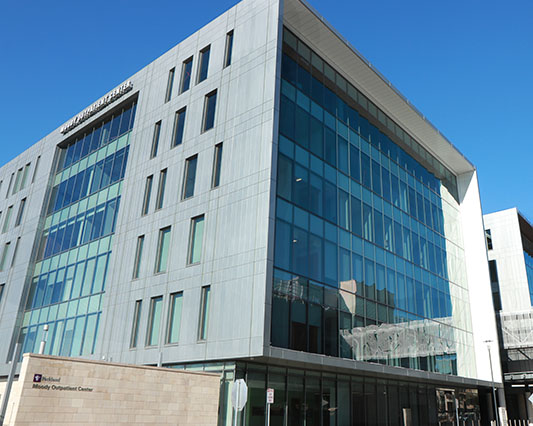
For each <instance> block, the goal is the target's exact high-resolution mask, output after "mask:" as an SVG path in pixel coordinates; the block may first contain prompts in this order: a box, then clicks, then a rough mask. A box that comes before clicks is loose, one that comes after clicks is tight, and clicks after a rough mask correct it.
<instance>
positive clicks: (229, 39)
mask: <svg viewBox="0 0 533 426" xmlns="http://www.w3.org/2000/svg"><path fill="white" fill-rule="evenodd" d="M232 52H233V30H231V31H230V32H229V33H227V34H226V51H225V53H224V68H225V67H229V66H230V65H231V53H232Z"/></svg>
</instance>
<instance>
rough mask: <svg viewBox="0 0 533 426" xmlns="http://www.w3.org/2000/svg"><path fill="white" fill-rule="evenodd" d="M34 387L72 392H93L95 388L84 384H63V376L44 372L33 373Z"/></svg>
mask: <svg viewBox="0 0 533 426" xmlns="http://www.w3.org/2000/svg"><path fill="white" fill-rule="evenodd" d="M31 388H32V389H41V390H46V391H50V390H52V391H70V392H92V391H93V388H89V387H84V386H75V385H74V386H72V385H62V384H61V377H51V376H45V375H43V374H34V375H33V385H32V387H31Z"/></svg>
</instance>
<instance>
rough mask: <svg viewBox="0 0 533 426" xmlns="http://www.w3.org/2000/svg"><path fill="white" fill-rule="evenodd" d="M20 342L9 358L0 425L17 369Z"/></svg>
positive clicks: (4, 415) (2, 421)
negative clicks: (9, 363) (9, 366)
mask: <svg viewBox="0 0 533 426" xmlns="http://www.w3.org/2000/svg"><path fill="white" fill-rule="evenodd" d="M19 351H20V343H17V344H16V345H15V350H14V351H13V358H12V359H11V370H9V377H8V378H7V383H6V390H5V392H4V399H2V408H0V425H3V424H4V419H5V417H6V411H7V401H8V400H9V394H10V393H11V386H12V385H13V379H14V378H15V371H16V370H17V360H18V359H19Z"/></svg>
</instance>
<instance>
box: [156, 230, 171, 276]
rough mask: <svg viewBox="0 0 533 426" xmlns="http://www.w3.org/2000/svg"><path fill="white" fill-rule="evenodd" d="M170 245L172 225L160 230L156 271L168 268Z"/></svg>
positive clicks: (163, 270)
mask: <svg viewBox="0 0 533 426" xmlns="http://www.w3.org/2000/svg"><path fill="white" fill-rule="evenodd" d="M169 247H170V226H167V227H166V228H163V229H160V230H159V239H158V241H157V254H156V260H155V273H156V274H157V273H160V272H165V271H166V270H167V261H168V249H169Z"/></svg>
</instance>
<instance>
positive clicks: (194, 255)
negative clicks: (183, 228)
mask: <svg viewBox="0 0 533 426" xmlns="http://www.w3.org/2000/svg"><path fill="white" fill-rule="evenodd" d="M203 238H204V216H203V215H202V216H197V217H194V218H192V219H191V230H190V235H189V256H188V259H187V260H188V262H187V263H188V264H189V265H192V264H195V263H198V262H200V259H201V257H202V241H203Z"/></svg>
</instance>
